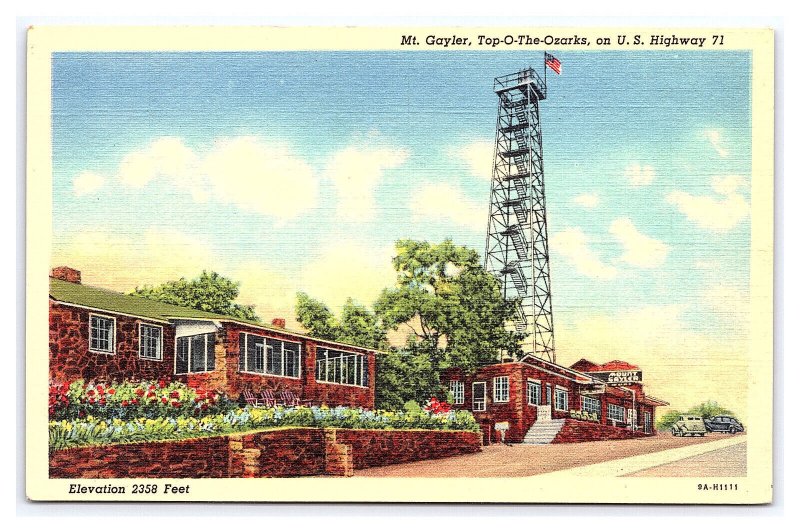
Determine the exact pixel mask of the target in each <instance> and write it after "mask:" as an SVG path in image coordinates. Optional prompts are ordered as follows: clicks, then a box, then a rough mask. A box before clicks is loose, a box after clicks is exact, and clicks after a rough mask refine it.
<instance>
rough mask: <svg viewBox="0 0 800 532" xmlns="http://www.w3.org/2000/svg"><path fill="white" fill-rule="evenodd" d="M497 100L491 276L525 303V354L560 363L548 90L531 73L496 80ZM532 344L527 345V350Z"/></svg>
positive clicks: (520, 321) (519, 323) (521, 326)
mask: <svg viewBox="0 0 800 532" xmlns="http://www.w3.org/2000/svg"><path fill="white" fill-rule="evenodd" d="M494 91H495V93H496V94H497V96H498V98H499V104H498V108H497V133H496V140H495V150H494V166H493V170H492V192H491V208H490V210H489V226H488V230H487V235H486V257H485V266H486V269H487V270H488V271H489V272H491V273H492V274H494V275H495V276H496V277H497V278H498V279H500V281H501V283H502V291H503V296H504V297H505V298H506V299H516V300H519V303H520V304H519V306H518V307H517V315H516V317H515V319H514V327H515V329H516V330H517V332H520V333H523V332H524V333H527V339H526V344H527V345H526V346H525V351H526V354H533V355H534V356H537V357H540V358H544V359H547V360H550V361H551V362H555V343H554V340H553V312H552V305H551V293H550V261H549V253H548V245H547V216H546V212H545V194H544V166H543V161H542V129H541V124H540V121H539V104H540V102H541V101H542V100H544V99H545V98H546V97H547V85H546V82H543V81H542V79H541V78H540V77H539V75H538V74H537V73H536V71H535V70H534V69H533V68H527V69H524V70H521V71H519V72H516V73H514V74H509V75H507V76H502V77H499V78H496V79H495V80H494ZM528 342H529V343H528Z"/></svg>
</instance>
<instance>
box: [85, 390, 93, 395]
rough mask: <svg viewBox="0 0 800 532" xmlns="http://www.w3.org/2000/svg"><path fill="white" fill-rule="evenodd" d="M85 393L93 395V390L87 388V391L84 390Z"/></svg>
mask: <svg viewBox="0 0 800 532" xmlns="http://www.w3.org/2000/svg"><path fill="white" fill-rule="evenodd" d="M86 395H89V396H91V395H94V390H89V391H87V392H86Z"/></svg>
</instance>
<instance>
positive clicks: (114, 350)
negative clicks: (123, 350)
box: [89, 312, 117, 355]
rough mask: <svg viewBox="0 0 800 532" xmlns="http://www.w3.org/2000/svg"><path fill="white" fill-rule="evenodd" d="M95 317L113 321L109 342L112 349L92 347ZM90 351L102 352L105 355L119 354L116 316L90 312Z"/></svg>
mask: <svg viewBox="0 0 800 532" xmlns="http://www.w3.org/2000/svg"><path fill="white" fill-rule="evenodd" d="M94 318H99V319H103V320H110V321H111V338H110V339H109V344H110V346H111V349H109V350H105V349H100V348H93V347H92V329H93V327H92V320H93V319H94ZM89 351H90V352H92V353H102V354H104V355H116V354H117V318H115V317H114V316H107V315H105V314H97V313H94V312H90V313H89Z"/></svg>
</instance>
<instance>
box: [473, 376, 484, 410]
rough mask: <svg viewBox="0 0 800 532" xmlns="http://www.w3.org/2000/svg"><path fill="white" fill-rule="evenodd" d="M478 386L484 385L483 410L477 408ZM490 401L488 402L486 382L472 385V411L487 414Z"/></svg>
mask: <svg viewBox="0 0 800 532" xmlns="http://www.w3.org/2000/svg"><path fill="white" fill-rule="evenodd" d="M478 384H483V397H482V398H481V402H482V403H483V408H475V386H476V385H478ZM486 403H488V401H487V400H486V381H475V382H473V383H472V409H471V410H472V411H473V412H486V406H487V404H486Z"/></svg>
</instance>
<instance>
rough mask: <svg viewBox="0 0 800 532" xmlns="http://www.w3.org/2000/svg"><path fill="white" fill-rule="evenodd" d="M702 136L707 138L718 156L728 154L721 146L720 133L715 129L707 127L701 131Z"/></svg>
mask: <svg viewBox="0 0 800 532" xmlns="http://www.w3.org/2000/svg"><path fill="white" fill-rule="evenodd" d="M703 136H704V137H706V138H707V139H708V141H709V142H710V143H711V146H712V147H713V148H714V149H715V150H716V152H717V153H718V154H719V156H720V157H727V156H728V150H727V149H725V148H724V147H723V146H722V133H720V132H719V131H717V130H716V129H707V130H706V131H704V132H703Z"/></svg>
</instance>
